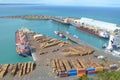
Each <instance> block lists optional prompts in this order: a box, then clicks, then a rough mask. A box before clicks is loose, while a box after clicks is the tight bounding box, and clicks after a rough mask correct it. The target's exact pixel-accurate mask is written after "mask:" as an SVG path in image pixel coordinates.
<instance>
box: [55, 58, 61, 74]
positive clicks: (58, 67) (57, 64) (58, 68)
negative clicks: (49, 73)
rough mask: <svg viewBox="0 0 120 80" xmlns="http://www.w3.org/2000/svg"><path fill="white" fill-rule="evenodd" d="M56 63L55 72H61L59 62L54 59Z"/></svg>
mask: <svg viewBox="0 0 120 80" xmlns="http://www.w3.org/2000/svg"><path fill="white" fill-rule="evenodd" d="M55 61H56V66H57V72H61V69H60V65H59V60H58V59H55Z"/></svg>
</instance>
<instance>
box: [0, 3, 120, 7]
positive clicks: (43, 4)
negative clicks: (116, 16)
mask: <svg viewBox="0 0 120 80" xmlns="http://www.w3.org/2000/svg"><path fill="white" fill-rule="evenodd" d="M0 5H42V6H61V7H62V6H64V7H65V6H66V7H108V8H109V7H110V8H120V6H95V5H54V4H45V3H0Z"/></svg>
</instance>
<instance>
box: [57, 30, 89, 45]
mask: <svg viewBox="0 0 120 80" xmlns="http://www.w3.org/2000/svg"><path fill="white" fill-rule="evenodd" d="M57 32H58V34H62V35H63V36H64V37H66V39H68V40H70V41H72V42H75V43H77V44H79V45H84V44H86V43H85V42H84V41H82V40H80V39H78V38H77V37H75V36H72V35H70V34H69V33H67V32H65V31H61V30H58V31H57ZM87 46H89V44H87ZM89 47H90V46H89Z"/></svg>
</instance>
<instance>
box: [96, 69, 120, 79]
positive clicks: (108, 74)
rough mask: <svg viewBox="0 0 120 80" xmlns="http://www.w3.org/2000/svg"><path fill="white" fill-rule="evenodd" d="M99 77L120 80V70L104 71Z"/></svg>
mask: <svg viewBox="0 0 120 80" xmlns="http://www.w3.org/2000/svg"><path fill="white" fill-rule="evenodd" d="M97 77H98V80H120V71H111V72H102V73H99V74H98V75H97Z"/></svg>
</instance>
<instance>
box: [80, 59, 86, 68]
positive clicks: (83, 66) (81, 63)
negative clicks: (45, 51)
mask: <svg viewBox="0 0 120 80" xmlns="http://www.w3.org/2000/svg"><path fill="white" fill-rule="evenodd" d="M78 61H79V63H80V65H81V67H82V68H86V66H85V65H84V64H83V61H82V59H78Z"/></svg>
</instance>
